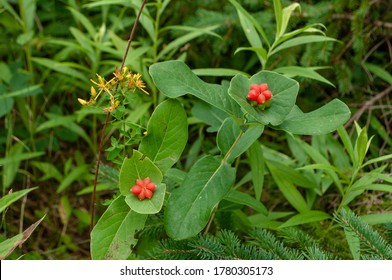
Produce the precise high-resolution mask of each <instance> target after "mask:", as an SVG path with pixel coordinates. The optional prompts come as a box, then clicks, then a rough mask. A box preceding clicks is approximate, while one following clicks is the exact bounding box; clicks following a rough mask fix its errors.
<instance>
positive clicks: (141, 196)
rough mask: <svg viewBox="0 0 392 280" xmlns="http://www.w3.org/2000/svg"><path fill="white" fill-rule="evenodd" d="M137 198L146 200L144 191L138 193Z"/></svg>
mask: <svg viewBox="0 0 392 280" xmlns="http://www.w3.org/2000/svg"><path fill="white" fill-rule="evenodd" d="M137 197H138V198H139V199H140V200H143V199H145V198H146V194H145V192H144V190H143V191H142V192H141V193H139V195H138V196H137Z"/></svg>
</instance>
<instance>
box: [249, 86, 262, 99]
mask: <svg viewBox="0 0 392 280" xmlns="http://www.w3.org/2000/svg"><path fill="white" fill-rule="evenodd" d="M259 94H260V93H259V92H258V91H256V90H254V89H252V90H250V91H249V92H248V99H249V100H252V101H256V100H257V98H258V97H259Z"/></svg>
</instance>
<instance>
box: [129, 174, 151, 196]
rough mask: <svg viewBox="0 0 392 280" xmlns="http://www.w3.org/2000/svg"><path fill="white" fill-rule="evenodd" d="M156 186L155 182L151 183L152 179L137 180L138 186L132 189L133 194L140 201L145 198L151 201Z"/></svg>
mask: <svg viewBox="0 0 392 280" xmlns="http://www.w3.org/2000/svg"><path fill="white" fill-rule="evenodd" d="M156 187H157V185H155V184H154V183H153V182H151V181H150V178H148V177H147V178H145V179H143V180H141V179H137V180H136V185H134V186H133V187H132V188H131V192H132V193H133V194H134V195H135V196H137V197H138V198H139V199H140V200H143V199H145V198H148V199H150V198H151V197H152V194H153V192H154V191H155V188H156Z"/></svg>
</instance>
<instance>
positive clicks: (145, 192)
mask: <svg viewBox="0 0 392 280" xmlns="http://www.w3.org/2000/svg"><path fill="white" fill-rule="evenodd" d="M144 195H145V197H147V198H148V199H150V198H151V197H152V191H150V190H149V189H145V190H144Z"/></svg>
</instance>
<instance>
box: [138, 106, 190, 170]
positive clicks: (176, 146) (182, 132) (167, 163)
mask: <svg viewBox="0 0 392 280" xmlns="http://www.w3.org/2000/svg"><path fill="white" fill-rule="evenodd" d="M187 141H188V122H187V116H186V113H185V110H184V108H183V107H182V105H181V103H180V102H179V101H177V100H174V99H168V100H166V101H164V102H162V103H161V104H159V106H158V107H157V108H156V109H155V111H154V113H153V114H152V116H151V118H150V121H149V122H148V126H147V136H145V137H144V138H143V140H142V142H141V143H140V147H139V151H140V152H141V153H143V154H144V155H146V156H147V157H148V158H150V159H151V160H152V161H153V162H154V163H155V165H157V166H158V167H159V168H160V169H161V171H162V173H165V172H166V171H167V170H168V169H169V168H170V167H172V166H173V164H175V163H176V162H177V160H178V159H179V158H180V156H181V153H182V151H183V150H184V148H185V145H186V143H187Z"/></svg>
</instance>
